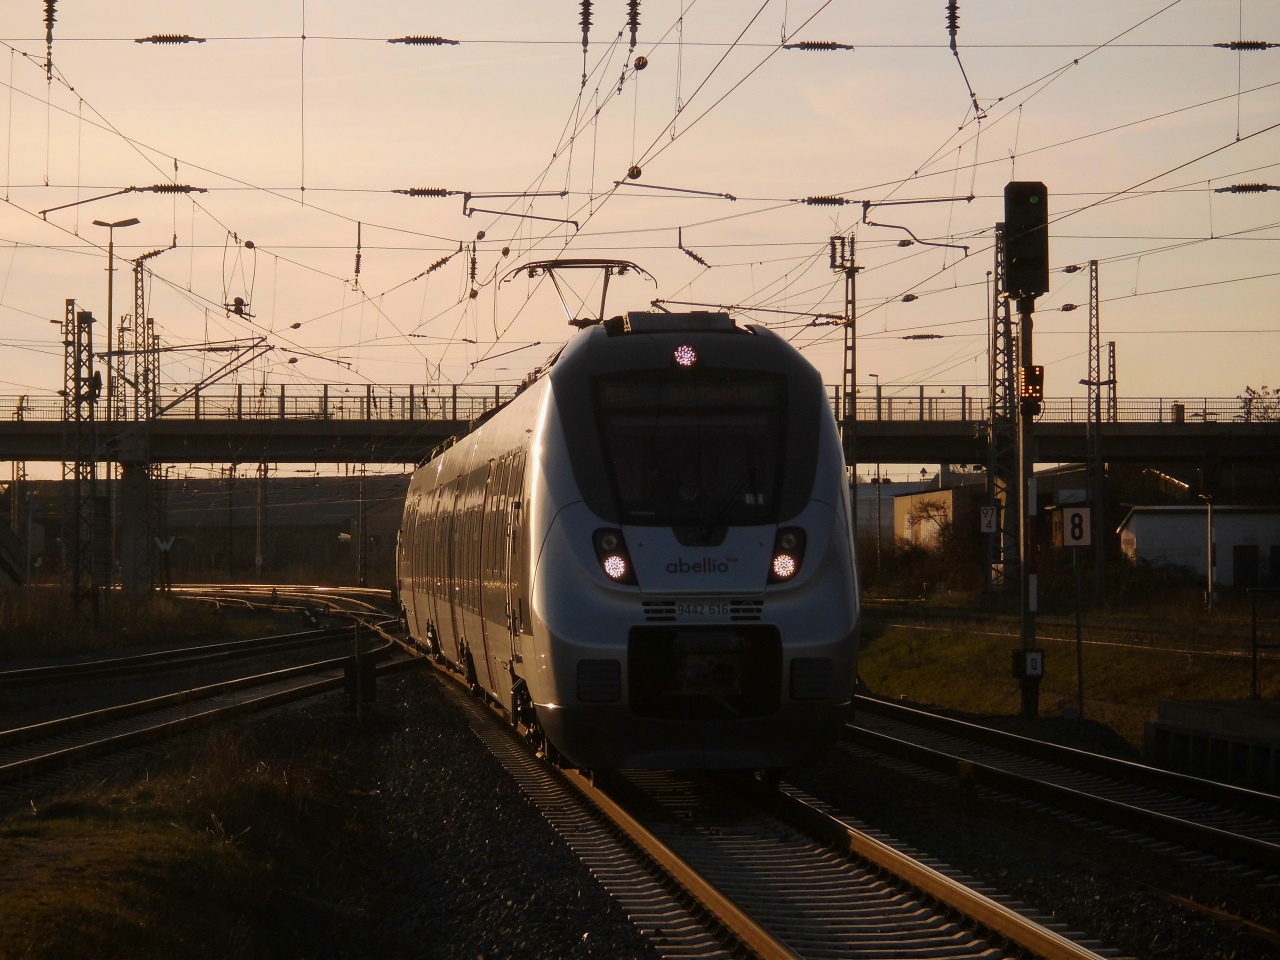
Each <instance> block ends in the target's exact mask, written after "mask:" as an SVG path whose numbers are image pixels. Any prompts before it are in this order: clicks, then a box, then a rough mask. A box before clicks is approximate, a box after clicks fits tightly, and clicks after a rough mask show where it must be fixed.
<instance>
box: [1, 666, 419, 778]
mask: <svg viewBox="0 0 1280 960" xmlns="http://www.w3.org/2000/svg"><path fill="white" fill-rule="evenodd" d="M390 646H391V644H389V643H384V644H383V645H382V646H380V647H379V648H377V649H375V650H370V651H368V653H367V654H366V655H367V656H385V655H386V653H387V652H388V650H389V648H390ZM348 659H349V658H347V657H336V658H332V659H327V660H320V661H317V662H315V663H308V664H301V665H299V666H295V667H286V668H285V669H282V670H272V671H270V672H268V673H261V674H256V675H254V676H249V677H240V678H237V679H235V680H227V681H223V682H221V683H214V684H209V685H207V686H204V687H196V688H194V689H191V690H183V691H181V692H178V693H170V694H165V695H163V696H159V697H152V698H149V699H147V700H139V701H135V702H132V703H126V704H120V705H118V706H113V707H107V708H105V709H102V710H92V711H89V712H87V713H81V714H76V715H74V716H69V717H62V718H59V719H57V720H49V721H46V722H44V723H37V724H32V725H31V726H26V727H17V728H14V729H10V730H4V731H0V784H11V783H15V782H19V781H25V780H28V779H30V778H31V777H35V776H37V775H40V774H44V773H46V772H48V771H50V770H55V769H58V768H60V767H65V766H67V765H69V764H72V763H77V762H80V761H84V760H90V759H94V758H98V757H103V756H106V755H109V754H113V753H118V752H120V751H123V750H127V749H130V748H132V747H136V746H138V745H140V744H143V743H148V742H151V741H153V740H158V739H161V738H164V737H169V736H173V735H175V734H178V733H184V732H186V731H188V730H192V729H196V728H198V727H204V726H210V725H213V724H215V723H221V722H223V721H226V720H230V719H232V718H234V717H238V716H242V715H244V714H247V713H253V712H256V711H259V710H266V709H269V708H272V707H276V706H280V705H282V704H285V703H291V702H293V701H295V700H302V699H305V698H307V697H313V696H316V695H317V694H321V693H326V692H328V691H330V690H336V689H340V688H342V686H343V684H344V682H345V676H344V670H345V667H346V664H347V662H348ZM416 663H417V661H416V660H413V659H410V658H403V659H393V660H389V661H385V662H381V663H379V664H378V667H377V670H378V672H379V673H386V672H394V671H398V670H403V669H408V668H411V667H412V666H415V665H416Z"/></svg>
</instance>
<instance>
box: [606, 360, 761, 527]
mask: <svg viewBox="0 0 1280 960" xmlns="http://www.w3.org/2000/svg"><path fill="white" fill-rule="evenodd" d="M595 394H596V415H597V419H598V423H599V426H600V435H601V442H602V443H603V446H604V455H605V462H606V464H607V465H608V468H609V473H610V480H611V482H612V485H613V489H614V494H615V496H616V497H617V500H618V508H619V512H620V513H621V515H622V519H623V522H624V523H629V524H636V525H640V526H664V527H701V528H705V529H706V530H707V531H711V530H714V529H715V528H718V527H724V526H755V525H761V524H768V523H775V522H777V515H778V499H779V493H780V491H781V486H782V471H783V458H782V438H783V435H784V430H785V421H786V410H785V397H786V382H785V380H783V379H782V378H778V377H768V376H753V377H744V376H741V375H739V376H736V377H730V378H711V377H689V376H679V377H672V376H670V375H667V376H664V377H662V378H653V377H645V378H641V377H625V378H624V377H610V378H604V379H601V380H599V381H597V382H596V389H595Z"/></svg>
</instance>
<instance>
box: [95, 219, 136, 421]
mask: <svg viewBox="0 0 1280 960" xmlns="http://www.w3.org/2000/svg"><path fill="white" fill-rule="evenodd" d="M138 223H141V221H140V220H139V219H138V218H137V217H130V218H129V219H127V220H116V221H115V222H113V223H108V222H107V221H105V220H95V221H93V225H94V226H95V227H106V228H107V419H108V420H111V419H112V418H113V416H114V410H115V397H116V390H115V386H116V375H115V357H114V356H112V351H113V350H114V348H115V341H114V337H113V335H112V331H113V330H114V329H115V323H116V319H115V314H114V313H113V312H112V311H113V309H114V294H115V277H116V227H132V226H134V225H135V224H138Z"/></svg>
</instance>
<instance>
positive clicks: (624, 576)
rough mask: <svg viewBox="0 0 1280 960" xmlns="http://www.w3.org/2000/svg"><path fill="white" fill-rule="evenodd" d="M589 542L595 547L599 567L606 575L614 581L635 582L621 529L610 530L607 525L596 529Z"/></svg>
mask: <svg viewBox="0 0 1280 960" xmlns="http://www.w3.org/2000/svg"><path fill="white" fill-rule="evenodd" d="M591 543H592V546H594V547H595V548H596V559H597V560H599V561H600V569H601V570H603V571H604V575H605V576H606V577H608V578H609V579H610V580H612V581H613V582H614V583H626V584H634V583H635V582H636V575H635V571H634V570H633V569H632V566H631V555H630V554H629V553H628V552H627V541H626V540H625V539H624V538H623V536H622V531H621V530H610V529H609V528H608V527H606V528H604V529H602V530H597V531H596V532H595V533H593V534H592V535H591Z"/></svg>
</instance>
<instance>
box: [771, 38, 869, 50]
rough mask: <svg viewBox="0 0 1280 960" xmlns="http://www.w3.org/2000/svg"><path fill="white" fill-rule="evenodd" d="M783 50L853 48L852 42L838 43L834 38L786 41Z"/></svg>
mask: <svg viewBox="0 0 1280 960" xmlns="http://www.w3.org/2000/svg"><path fill="white" fill-rule="evenodd" d="M782 49H783V50H852V49H853V44H851V43H836V42H835V41H834V40H801V41H800V42H799V43H784V44H783V45H782Z"/></svg>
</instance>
